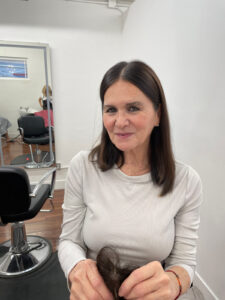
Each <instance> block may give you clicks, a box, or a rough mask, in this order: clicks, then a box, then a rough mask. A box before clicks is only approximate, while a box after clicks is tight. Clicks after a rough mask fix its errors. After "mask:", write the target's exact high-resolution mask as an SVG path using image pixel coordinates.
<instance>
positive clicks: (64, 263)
mask: <svg viewBox="0 0 225 300" xmlns="http://www.w3.org/2000/svg"><path fill="white" fill-rule="evenodd" d="M80 163H81V159H80V153H79V154H77V155H76V156H75V157H74V158H73V160H72V161H71V164H70V168H69V170H68V174H67V180H66V186H65V196H64V204H63V206H62V208H63V224H62V233H61V235H60V239H59V247H58V256H59V261H60V264H61V267H62V269H63V271H64V273H65V275H66V278H68V274H69V272H70V271H71V269H72V268H73V267H74V266H75V265H76V264H77V263H78V262H79V261H81V260H83V259H85V258H86V247H85V244H84V241H83V236H82V228H83V222H84V218H85V212H86V206H85V204H84V201H83V195H82V174H81V172H82V168H81V165H80Z"/></svg>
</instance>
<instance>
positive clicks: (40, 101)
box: [38, 85, 53, 110]
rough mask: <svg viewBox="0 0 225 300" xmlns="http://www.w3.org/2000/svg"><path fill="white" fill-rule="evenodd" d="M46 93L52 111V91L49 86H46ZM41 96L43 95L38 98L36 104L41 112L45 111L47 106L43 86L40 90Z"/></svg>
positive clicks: (44, 87)
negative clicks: (37, 103)
mask: <svg viewBox="0 0 225 300" xmlns="http://www.w3.org/2000/svg"><path fill="white" fill-rule="evenodd" d="M48 93H49V99H50V102H49V105H50V109H53V107H52V89H51V87H50V86H48ZM42 94H43V97H39V98H38V102H39V104H40V106H41V108H42V109H43V110H47V109H48V104H47V86H46V85H44V86H43V88H42Z"/></svg>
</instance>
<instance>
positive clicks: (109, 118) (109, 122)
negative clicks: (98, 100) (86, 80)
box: [103, 80, 159, 152]
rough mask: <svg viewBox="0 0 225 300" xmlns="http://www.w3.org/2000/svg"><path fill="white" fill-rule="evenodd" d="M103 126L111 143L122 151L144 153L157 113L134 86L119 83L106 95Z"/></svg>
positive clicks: (156, 120) (155, 124) (157, 116)
mask: <svg viewBox="0 0 225 300" xmlns="http://www.w3.org/2000/svg"><path fill="white" fill-rule="evenodd" d="M103 124H104V126H105V129H106V130H107V132H108V135H109V137H110V139H111V141H112V143H113V144H114V145H115V146H116V147H117V148H118V149H120V150H121V151H124V152H126V151H132V150H147V149H148V146H149V140H150V136H151V133H152V130H153V128H154V127H155V126H158V124H159V112H158V111H156V110H155V109H154V106H153V104H152V102H151V101H150V100H149V98H148V97H147V96H146V95H145V94H144V93H143V92H142V91H141V90H139V88H137V87H136V86H135V85H133V84H131V83H129V82H127V81H123V80H119V81H117V82H115V83H114V84H113V85H111V86H110V87H109V88H108V90H107V91H106V93H105V96H104V105H103Z"/></svg>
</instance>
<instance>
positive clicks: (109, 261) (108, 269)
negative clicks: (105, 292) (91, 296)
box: [96, 247, 136, 300]
mask: <svg viewBox="0 0 225 300" xmlns="http://www.w3.org/2000/svg"><path fill="white" fill-rule="evenodd" d="M96 260H97V268H98V271H99V273H100V274H101V276H102V278H103V279H104V282H105V284H106V286H107V287H108V289H109V290H110V292H111V293H112V295H113V296H114V299H115V300H118V299H124V298H123V297H119V295H118V291H119V288H120V286H121V284H122V282H123V281H124V280H125V279H126V278H127V277H128V276H129V275H130V273H131V272H132V271H133V270H134V269H136V267H123V268H122V267H121V265H120V259H119V255H118V254H117V252H116V251H115V250H114V249H113V248H111V247H104V248H102V249H101V250H100V251H99V253H98V256H97V259H96Z"/></svg>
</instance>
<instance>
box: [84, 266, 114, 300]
mask: <svg viewBox="0 0 225 300" xmlns="http://www.w3.org/2000/svg"><path fill="white" fill-rule="evenodd" d="M90 269H91V270H90V272H89V273H88V279H89V280H90V282H91V285H92V286H93V288H94V289H95V290H97V291H98V293H99V294H100V295H101V297H102V299H104V300H113V296H112V294H111V293H110V291H109V290H108V288H107V287H106V285H105V283H104V280H103V279H102V277H101V275H100V274H99V272H98V269H97V266H96V264H92V265H91V268H90Z"/></svg>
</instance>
